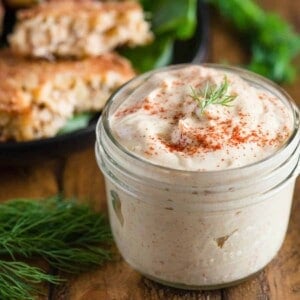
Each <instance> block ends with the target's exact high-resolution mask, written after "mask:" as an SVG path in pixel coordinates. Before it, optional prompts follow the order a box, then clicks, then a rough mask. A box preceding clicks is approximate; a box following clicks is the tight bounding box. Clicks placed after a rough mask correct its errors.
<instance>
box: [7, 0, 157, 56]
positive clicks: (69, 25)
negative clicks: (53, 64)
mask: <svg viewBox="0 0 300 300" xmlns="http://www.w3.org/2000/svg"><path fill="white" fill-rule="evenodd" d="M151 40H152V33H151V32H150V25H149V24H148V23H147V22H146V21H145V20H144V13H143V10H142V7H141V6H140V4H139V3H137V2H134V1H124V2H102V3H101V2H94V1H74V0H61V1H54V2H45V3H41V4H39V5H37V6H34V7H32V8H30V9H26V10H22V11H20V12H19V13H18V15H17V25H16V27H15V30H14V32H13V34H12V35H11V37H10V45H11V47H12V49H13V50H14V51H15V53H18V54H21V55H25V56H34V57H53V56H55V57H69V56H71V57H85V56H96V55H100V54H103V53H106V52H109V51H111V50H112V49H114V48H116V47H118V46H120V45H129V46H136V45H143V44H146V43H148V42H150V41H151Z"/></svg>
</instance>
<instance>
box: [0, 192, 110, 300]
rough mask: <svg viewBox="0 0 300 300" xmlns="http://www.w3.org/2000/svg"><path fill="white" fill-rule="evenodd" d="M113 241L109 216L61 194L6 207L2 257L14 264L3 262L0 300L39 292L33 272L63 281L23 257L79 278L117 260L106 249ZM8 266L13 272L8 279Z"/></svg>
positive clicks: (0, 225)
mask: <svg viewBox="0 0 300 300" xmlns="http://www.w3.org/2000/svg"><path fill="white" fill-rule="evenodd" d="M111 241H112V236H111V232H110V229H109V225H108V223H107V221H106V219H105V217H104V216H103V215H102V214H99V213H95V212H93V211H92V210H91V209H90V208H88V207H87V206H84V205H80V204H78V203H76V202H75V201H74V200H73V201H72V200H68V201H65V200H64V199H62V198H61V197H60V196H55V197H52V198H48V199H41V200H40V201H36V200H30V199H16V200H13V201H8V202H5V203H3V204H0V257H5V258H9V259H10V260H11V262H10V263H12V265H8V264H9V261H4V260H1V261H0V274H1V275H2V276H4V278H6V279H5V280H1V279H2V278H1V277H0V281H1V284H2V285H0V299H5V297H4V296H3V295H6V294H5V293H9V292H12V293H13V292H16V291H18V292H19V293H20V295H23V296H24V297H25V296H26V295H25V294H26V293H25V292H26V291H28V293H29V294H30V292H31V291H32V292H35V291H36V287H35V285H36V284H35V283H36V282H35V281H34V280H30V274H33V275H34V276H37V277H36V278H38V279H39V280H40V281H46V282H47V281H48V282H51V280H53V281H54V282H55V283H56V282H58V281H57V280H58V278H56V277H51V276H50V275H49V276H50V277H47V276H48V275H47V274H44V273H43V271H42V270H40V269H38V268H34V269H32V267H30V266H29V265H27V264H25V263H20V262H17V261H16V260H17V259H28V258H29V259H31V258H43V259H45V260H46V261H47V262H48V263H49V265H50V266H51V267H52V268H56V269H58V270H60V271H63V272H67V273H74V274H77V273H79V272H83V271H86V270H89V269H90V268H92V267H95V266H99V265H101V264H102V263H103V262H105V261H107V260H109V259H111V254H110V251H109V250H108V249H107V248H105V247H103V245H104V244H105V245H107V244H108V243H110V242H111ZM100 246H102V247H100ZM1 263H2V264H1ZM7 266H10V267H9V272H7V273H6V275H3V274H4V273H3V270H4V268H5V267H6V269H7V268H8V267H7ZM11 266H13V268H12V267H11ZM2 269H3V270H2ZM22 274H23V275H24V276H23V275H22ZM27 275H28V276H29V277H28V276H27ZM9 282H11V283H10V284H8V283H9ZM12 282H13V284H12ZM26 297H27V298H28V295H27V296H26ZM26 297H25V298H26ZM21 298H22V297H20V298H19V299H21ZM9 299H10V298H9ZM22 299H23V298H22ZM28 299H29V298H28Z"/></svg>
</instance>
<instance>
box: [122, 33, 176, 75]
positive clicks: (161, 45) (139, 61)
mask: <svg viewBox="0 0 300 300" xmlns="http://www.w3.org/2000/svg"><path fill="white" fill-rule="evenodd" d="M120 52H121V54H122V55H124V56H125V57H127V58H128V59H129V60H130V61H131V63H132V65H133V66H134V68H135V69H136V70H138V71H139V72H141V73H143V72H146V71H149V70H152V69H156V68H159V67H163V66H166V65H168V64H169V63H170V62H171V60H172V54H173V39H171V38H170V37H167V36H163V37H157V38H156V39H155V41H154V42H153V43H152V44H150V45H147V46H143V47H137V48H132V49H131V48H124V49H122V50H120Z"/></svg>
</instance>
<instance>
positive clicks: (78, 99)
mask: <svg viewBox="0 0 300 300" xmlns="http://www.w3.org/2000/svg"><path fill="white" fill-rule="evenodd" d="M134 75H135V73H134V71H133V69H132V67H131V65H130V63H129V62H128V61H127V60H126V59H124V58H121V57H120V56H118V55H117V54H115V53H109V54H105V55H102V56H99V57H93V58H86V59H83V60H80V61H56V62H50V61H45V60H28V59H27V60H26V59H23V58H21V57H14V56H13V55H12V54H11V53H10V52H9V51H8V50H2V51H1V52H0V140H2V141H3V140H8V139H13V140H18V141H21V140H31V139H37V138H43V137H50V136H54V135H55V134H56V133H57V132H58V130H59V129H60V128H61V127H63V126H64V125H65V123H66V121H67V120H68V119H69V118H70V117H72V116H73V115H74V114H75V113H77V112H84V111H99V110H101V108H102V107H103V106H104V104H105V102H106V100H107V99H108V97H109V96H110V94H111V93H112V92H113V91H114V90H115V89H117V88H118V87H119V86H120V85H122V84H123V83H125V82H126V81H128V80H129V79H131V78H132V77H133V76H134Z"/></svg>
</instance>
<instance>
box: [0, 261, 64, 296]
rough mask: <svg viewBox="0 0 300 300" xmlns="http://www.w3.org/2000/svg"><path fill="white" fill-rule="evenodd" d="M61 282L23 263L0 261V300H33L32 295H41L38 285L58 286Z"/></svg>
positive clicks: (55, 277)
mask: <svg viewBox="0 0 300 300" xmlns="http://www.w3.org/2000/svg"><path fill="white" fill-rule="evenodd" d="M63 281H64V280H62V279H60V278H58V277H57V276H53V275H49V274H46V273H45V272H44V271H43V270H42V269H40V268H36V267H32V266H30V265H28V264H26V263H24V262H15V261H4V260H0V299H10V300H19V299H22V300H33V299H34V297H33V294H41V295H43V292H42V291H41V290H40V289H39V288H38V286H37V285H38V284H41V283H44V282H47V283H51V284H60V283H62V282H63Z"/></svg>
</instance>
